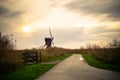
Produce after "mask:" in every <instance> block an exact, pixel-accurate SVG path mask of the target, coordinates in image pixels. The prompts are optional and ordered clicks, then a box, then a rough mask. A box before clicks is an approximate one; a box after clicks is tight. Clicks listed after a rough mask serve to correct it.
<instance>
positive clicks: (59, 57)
mask: <svg viewBox="0 0 120 80" xmlns="http://www.w3.org/2000/svg"><path fill="white" fill-rule="evenodd" d="M71 55H72V54H64V55H62V56H58V57H54V58H49V59H48V60H47V62H52V61H56V60H64V59H66V58H67V57H70V56H71Z"/></svg>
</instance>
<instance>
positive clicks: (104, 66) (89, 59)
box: [82, 54, 120, 72]
mask: <svg viewBox="0 0 120 80" xmlns="http://www.w3.org/2000/svg"><path fill="white" fill-rule="evenodd" d="M82 56H83V58H84V59H85V60H86V61H87V63H88V64H89V65H91V66H94V67H97V68H101V69H107V70H112V71H117V72H119V71H120V65H112V64H106V63H104V62H102V61H98V60H96V59H95V58H94V57H93V56H92V55H90V54H82Z"/></svg>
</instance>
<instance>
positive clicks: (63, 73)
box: [36, 54, 120, 80]
mask: <svg viewBox="0 0 120 80" xmlns="http://www.w3.org/2000/svg"><path fill="white" fill-rule="evenodd" d="M36 80H120V72H113V71H108V70H103V69H98V68H94V67H91V66H89V65H88V64H87V63H86V62H85V61H84V59H83V58H82V56H81V55H78V54H73V55H72V56H71V57H69V58H67V59H65V60H64V61H62V62H60V63H58V64H57V65H56V66H55V67H53V68H52V69H51V70H49V71H48V72H46V73H45V74H44V75H42V76H40V77H39V78H38V79H36Z"/></svg>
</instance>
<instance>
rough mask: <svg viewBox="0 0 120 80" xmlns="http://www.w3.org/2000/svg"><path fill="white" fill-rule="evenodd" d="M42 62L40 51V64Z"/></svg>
mask: <svg viewBox="0 0 120 80" xmlns="http://www.w3.org/2000/svg"><path fill="white" fill-rule="evenodd" d="M41 62H42V53H41V51H40V63H41Z"/></svg>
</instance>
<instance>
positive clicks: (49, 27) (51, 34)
mask: <svg viewBox="0 0 120 80" xmlns="http://www.w3.org/2000/svg"><path fill="white" fill-rule="evenodd" d="M49 33H50V37H51V39H52V45H53V46H54V42H53V39H54V38H53V36H52V32H51V29H50V27H49Z"/></svg>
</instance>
